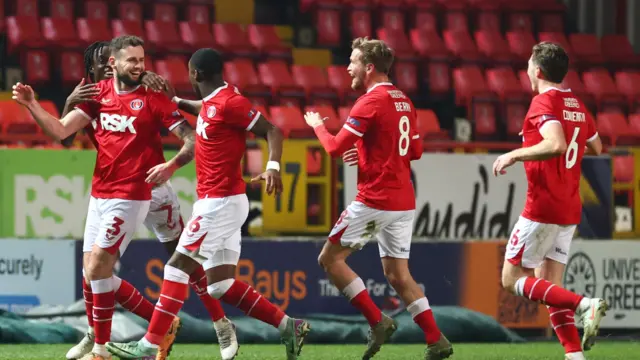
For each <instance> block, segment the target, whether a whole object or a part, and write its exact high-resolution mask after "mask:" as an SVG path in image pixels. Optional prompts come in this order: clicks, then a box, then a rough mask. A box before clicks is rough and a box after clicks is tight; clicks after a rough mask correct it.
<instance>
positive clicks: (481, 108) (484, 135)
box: [471, 102, 496, 140]
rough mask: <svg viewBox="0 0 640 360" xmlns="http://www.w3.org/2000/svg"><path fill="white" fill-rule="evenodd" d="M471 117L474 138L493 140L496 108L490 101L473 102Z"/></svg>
mask: <svg viewBox="0 0 640 360" xmlns="http://www.w3.org/2000/svg"><path fill="white" fill-rule="evenodd" d="M471 114H472V115H471V119H472V121H473V125H474V129H475V138H476V140H493V139H494V138H495V137H496V108H495V105H494V104H492V103H490V102H479V103H474V104H473V105H472V106H471Z"/></svg>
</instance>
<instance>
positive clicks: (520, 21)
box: [507, 12, 533, 33]
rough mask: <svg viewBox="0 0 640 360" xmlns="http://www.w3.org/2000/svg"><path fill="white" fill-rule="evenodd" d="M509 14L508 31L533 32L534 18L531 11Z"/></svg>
mask: <svg viewBox="0 0 640 360" xmlns="http://www.w3.org/2000/svg"><path fill="white" fill-rule="evenodd" d="M508 16H509V19H508V24H509V25H508V26H507V30H508V31H524V32H527V33H532V32H533V19H532V17H531V14H530V13H526V12H514V13H509V15H508Z"/></svg>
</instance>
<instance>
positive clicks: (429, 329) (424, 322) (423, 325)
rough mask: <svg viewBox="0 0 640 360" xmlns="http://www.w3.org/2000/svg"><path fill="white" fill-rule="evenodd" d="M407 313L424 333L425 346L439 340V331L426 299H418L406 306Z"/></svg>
mask: <svg viewBox="0 0 640 360" xmlns="http://www.w3.org/2000/svg"><path fill="white" fill-rule="evenodd" d="M407 311H408V312H409V313H410V314H411V317H413V321H414V322H415V323H416V324H418V326H420V329H422V331H423V332H424V336H425V340H426V341H427V344H435V343H437V342H438V340H440V329H439V328H438V324H436V319H435V318H434V317H433V311H432V310H431V306H429V300H427V298H426V297H423V298H420V299H418V300H416V301H414V302H412V303H411V304H409V306H407Z"/></svg>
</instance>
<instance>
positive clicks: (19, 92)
mask: <svg viewBox="0 0 640 360" xmlns="http://www.w3.org/2000/svg"><path fill="white" fill-rule="evenodd" d="M11 98H12V99H13V100H15V101H16V102H18V104H20V105H22V106H27V105H29V104H30V103H31V102H33V101H35V98H36V95H35V92H34V91H33V89H32V88H31V86H29V85H25V84H22V83H17V84H15V85H13V96H11Z"/></svg>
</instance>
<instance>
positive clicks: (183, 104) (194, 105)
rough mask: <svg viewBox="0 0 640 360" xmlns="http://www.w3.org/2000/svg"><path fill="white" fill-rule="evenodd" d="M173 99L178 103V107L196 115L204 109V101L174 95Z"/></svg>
mask: <svg viewBox="0 0 640 360" xmlns="http://www.w3.org/2000/svg"><path fill="white" fill-rule="evenodd" d="M171 101H173V102H174V103H176V104H178V109H180V110H182V111H186V112H188V113H189V114H191V115H194V116H198V114H200V110H202V101H200V100H186V99H181V98H179V97H177V96H174V97H173V98H172V99H171Z"/></svg>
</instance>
